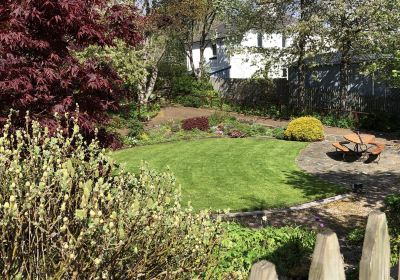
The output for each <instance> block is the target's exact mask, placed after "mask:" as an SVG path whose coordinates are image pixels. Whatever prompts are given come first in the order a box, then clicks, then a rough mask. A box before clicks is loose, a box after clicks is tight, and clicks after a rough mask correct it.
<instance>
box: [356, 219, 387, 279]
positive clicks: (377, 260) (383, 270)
mask: <svg viewBox="0 0 400 280" xmlns="http://www.w3.org/2000/svg"><path fill="white" fill-rule="evenodd" d="M389 279H390V238H389V233H388V226H387V221H386V215H385V214H384V213H382V212H380V211H373V212H372V213H371V214H370V215H369V217H368V224H367V229H366V232H365V238H364V246H363V250H362V257H361V262H360V280H389Z"/></svg>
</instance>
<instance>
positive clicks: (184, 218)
mask: <svg viewBox="0 0 400 280" xmlns="http://www.w3.org/2000/svg"><path fill="white" fill-rule="evenodd" d="M27 123H28V125H27V127H26V128H25V129H20V130H16V131H15V130H13V129H12V126H11V122H10V121H8V122H7V124H6V125H5V126H4V128H3V130H2V135H1V136H0V242H1V243H0V278H1V279H205V278H206V277H208V276H207V275H206V271H207V270H208V268H209V266H212V265H213V264H214V263H213V260H214V259H213V258H214V257H213V254H212V253H211V252H212V251H213V249H214V246H215V245H216V244H217V243H218V242H219V236H220V223H219V222H218V221H212V220H211V218H210V215H209V213H208V212H206V211H204V212H201V213H194V212H193V211H192V209H190V207H189V208H187V207H185V208H182V207H181V204H180V198H181V195H180V190H179V188H178V187H177V186H176V185H175V179H174V177H173V176H171V174H169V173H162V174H160V173H157V172H155V171H153V170H149V169H148V168H147V167H146V166H144V167H143V168H142V169H141V171H140V172H139V174H135V175H133V174H129V173H127V172H125V171H124V170H123V169H122V168H121V167H118V166H117V165H116V164H115V163H114V161H113V160H111V159H110V158H109V157H108V156H107V155H106V152H105V151H104V150H101V149H100V148H99V145H98V142H97V141H93V142H92V143H88V144H86V143H85V142H84V140H83V138H82V136H81V135H80V133H79V127H78V126H77V125H76V124H74V125H73V127H71V128H69V131H71V133H70V135H69V136H65V131H66V130H62V129H61V128H59V129H58V130H57V132H56V134H55V135H53V136H49V135H48V131H47V129H46V128H42V127H40V125H39V124H38V123H37V122H35V121H30V120H29V118H27Z"/></svg>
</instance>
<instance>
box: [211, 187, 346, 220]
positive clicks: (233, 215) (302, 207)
mask: <svg viewBox="0 0 400 280" xmlns="http://www.w3.org/2000/svg"><path fill="white" fill-rule="evenodd" d="M351 196H352V194H351V193H347V194H340V195H337V196H333V197H328V198H325V199H319V200H314V201H311V202H308V203H304V204H300V205H297V206H292V207H289V208H284V209H276V210H256V211H248V212H235V213H226V214H218V215H217V217H221V218H224V219H232V218H242V217H249V216H260V215H264V216H265V215H270V214H275V213H286V212H290V211H297V210H305V209H309V208H312V207H316V206H320V205H324V204H329V203H332V202H336V201H339V200H342V199H345V198H349V197H351Z"/></svg>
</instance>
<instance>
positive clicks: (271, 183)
mask: <svg viewBox="0 0 400 280" xmlns="http://www.w3.org/2000/svg"><path fill="white" fill-rule="evenodd" d="M306 145H307V144H306V143H301V142H290V141H281V140H273V139H254V138H247V139H229V138H222V139H204V140H197V141H180V142H174V143H165V144H158V145H151V146H144V147H136V148H132V149H126V150H121V151H117V152H115V153H114V154H113V157H114V158H115V159H116V160H117V161H118V162H120V163H124V164H126V168H127V169H128V170H129V171H131V172H137V170H138V168H139V166H140V164H141V161H146V162H148V163H149V165H150V167H153V168H156V169H158V170H165V169H166V168H169V169H170V170H171V172H172V173H173V174H174V175H175V176H176V178H177V182H178V184H180V185H181V187H182V194H183V200H184V203H187V202H188V201H191V203H192V205H193V207H194V208H195V209H204V208H211V209H212V210H217V209H228V208H229V209H231V210H235V211H238V210H254V209H269V208H280V207H287V206H292V205H296V204H300V203H304V202H307V201H311V200H315V199H320V198H323V197H329V196H333V195H335V194H337V193H340V192H342V189H341V188H339V187H337V186H335V185H332V184H329V183H327V182H324V181H322V180H320V179H318V178H317V177H315V176H312V175H309V174H306V173H305V172H303V171H301V170H300V169H299V168H298V167H297V165H296V162H295V159H296V157H297V156H298V155H299V153H300V151H301V150H302V149H304V148H305V147H306Z"/></svg>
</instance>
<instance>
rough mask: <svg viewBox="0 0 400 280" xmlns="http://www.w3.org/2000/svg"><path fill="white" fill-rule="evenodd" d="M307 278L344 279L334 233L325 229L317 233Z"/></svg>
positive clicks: (337, 243) (317, 279) (320, 279)
mask: <svg viewBox="0 0 400 280" xmlns="http://www.w3.org/2000/svg"><path fill="white" fill-rule="evenodd" d="M308 279H309V280H345V273H344V265H343V258H342V255H341V254H340V246H339V241H338V239H337V236H336V233H334V232H333V231H331V230H327V231H325V232H323V233H320V234H318V236H317V243H316V244H315V249H314V253H313V259H312V263H311V268H310V273H309V276H308Z"/></svg>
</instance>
